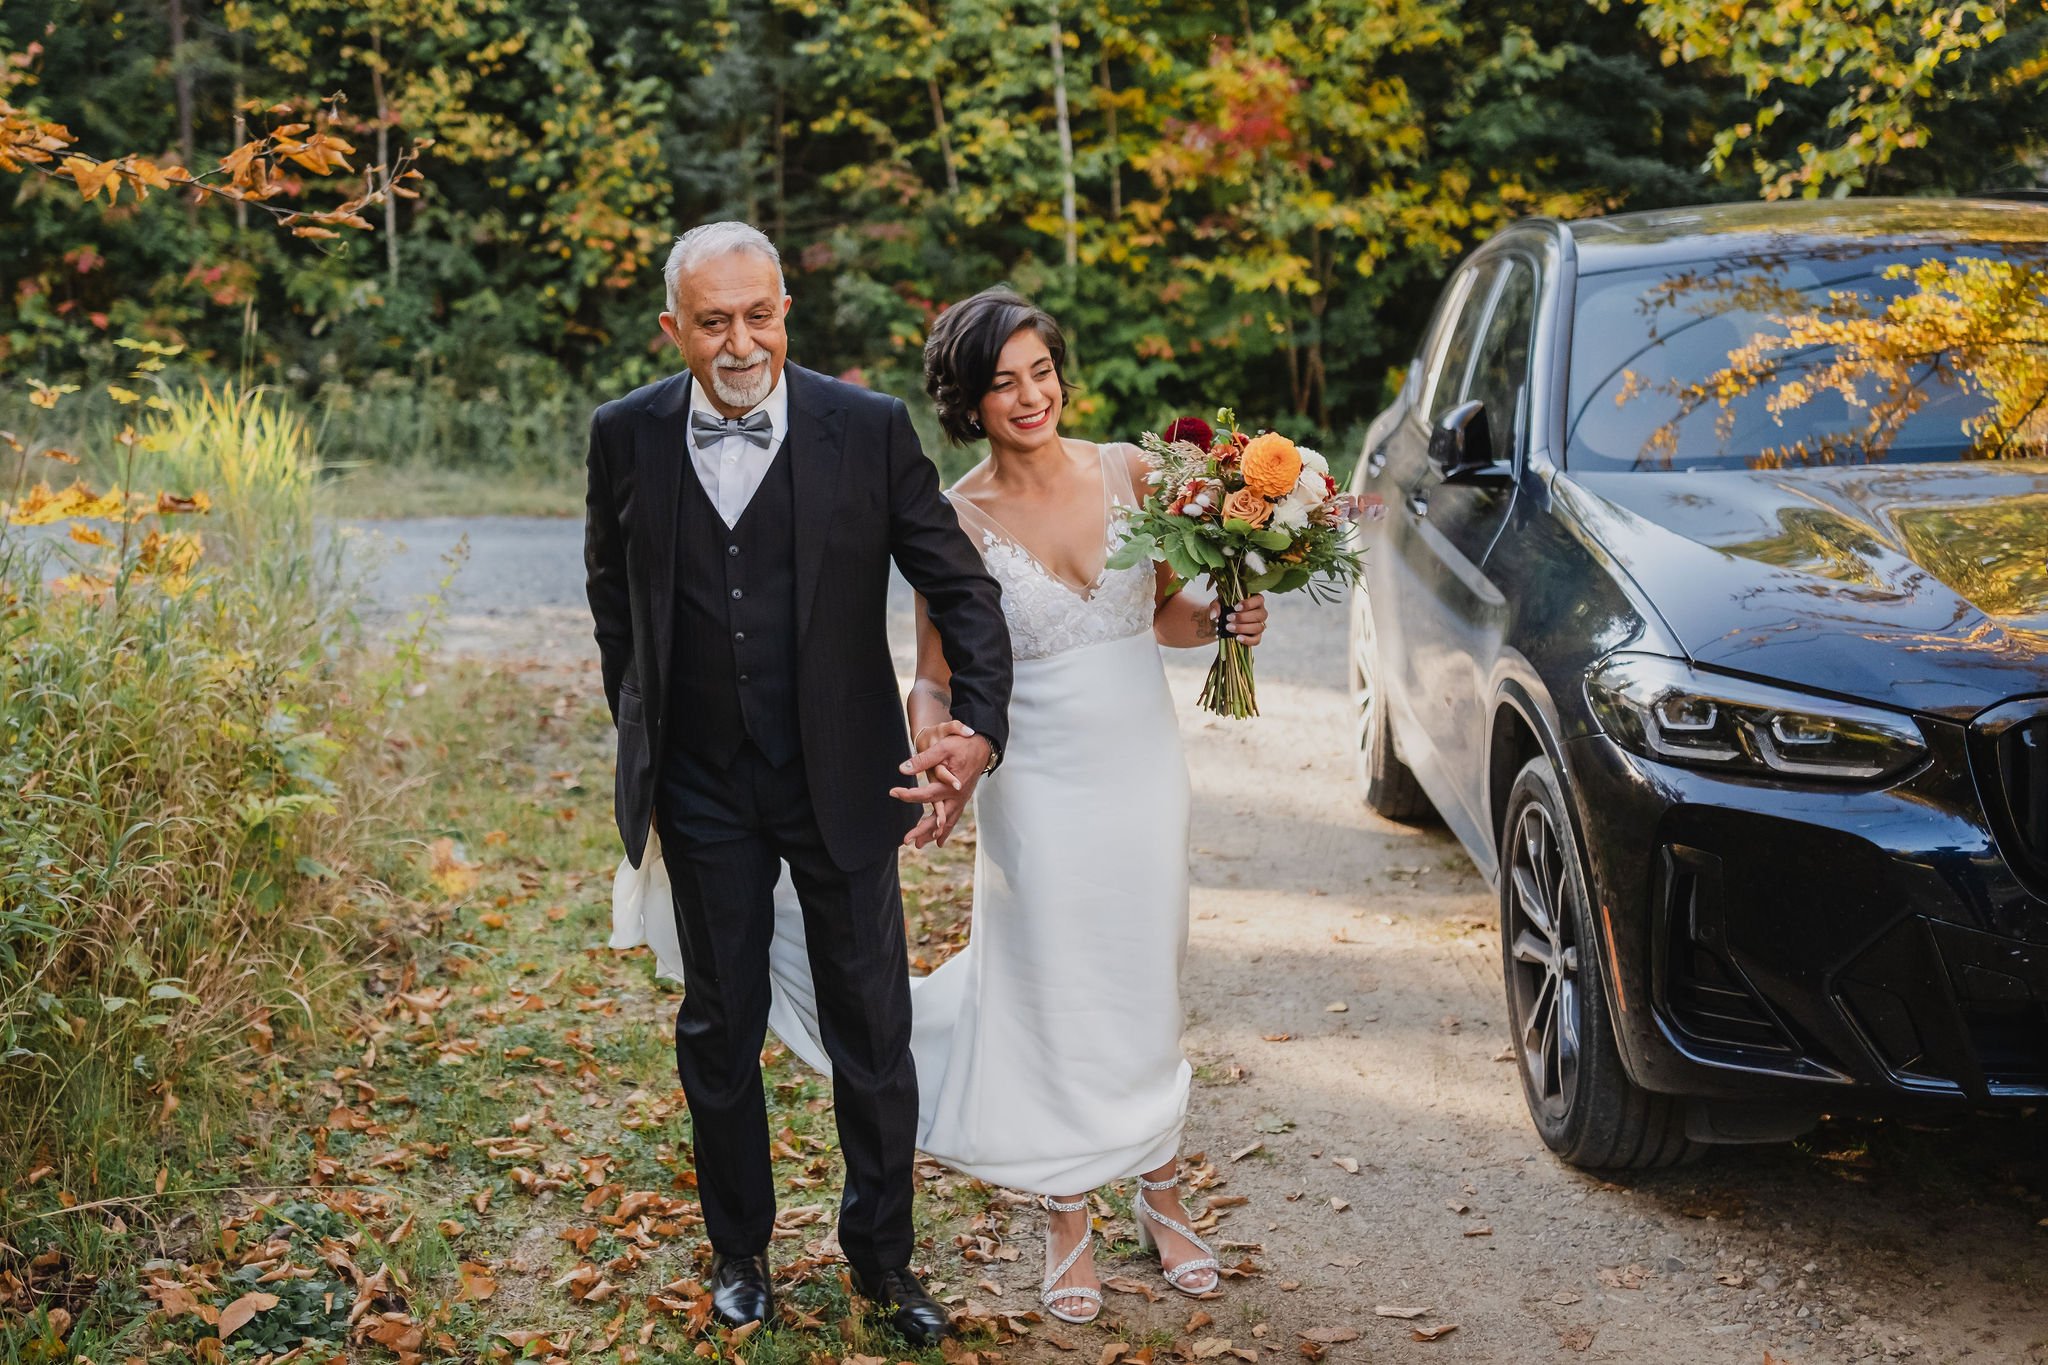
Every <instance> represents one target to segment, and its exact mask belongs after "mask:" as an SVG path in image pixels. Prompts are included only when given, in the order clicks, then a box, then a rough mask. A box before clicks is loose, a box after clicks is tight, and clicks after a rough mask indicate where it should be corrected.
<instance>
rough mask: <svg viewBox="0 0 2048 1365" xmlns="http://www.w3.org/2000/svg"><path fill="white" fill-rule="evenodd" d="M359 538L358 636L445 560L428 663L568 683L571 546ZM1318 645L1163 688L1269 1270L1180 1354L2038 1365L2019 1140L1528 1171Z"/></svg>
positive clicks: (573, 583)
mask: <svg viewBox="0 0 2048 1365" xmlns="http://www.w3.org/2000/svg"><path fill="white" fill-rule="evenodd" d="M352 534H355V535H357V536H358V537H359V539H360V541H361V543H362V544H363V545H364V546H366V547H369V548H371V549H373V551H374V552H375V553H377V554H379V555H381V558H382V562H381V567H380V568H379V569H378V570H377V572H376V575H375V579H374V585H375V600H376V603H377V607H376V613H375V615H374V616H373V618H372V623H373V625H376V626H377V627H378V628H380V629H385V628H388V629H402V628H403V626H402V621H403V617H404V615H405V613H406V612H407V611H408V610H410V609H411V608H413V607H414V606H416V605H417V602H418V599H419V598H420V596H421V595H422V594H425V593H428V592H431V591H432V590H433V589H434V586H435V584H436V583H437V582H438V580H439V579H440V577H441V575H442V573H443V571H444V570H443V568H442V565H441V562H440V557H441V555H442V554H443V553H444V552H446V551H447V550H448V549H449V547H450V546H452V545H453V544H454V543H455V542H456V541H457V540H458V539H459V538H462V537H467V540H468V545H469V559H468V563H467V564H466V565H465V566H464V568H463V569H462V571H461V572H460V574H459V575H458V577H457V580H456V583H455V585H454V588H453V589H452V591H451V592H450V594H449V596H448V599H447V618H446V624H445V628H444V629H443V630H442V632H441V636H442V647H443V648H444V649H445V650H448V651H450V652H462V653H474V654H482V655H487V656H494V657H499V658H506V659H518V660H534V661H548V662H555V663H560V664H563V665H567V666H579V667H587V666H588V665H589V662H590V659H591V654H592V650H591V646H590V633H589V622H588V618H587V616H586V615H585V612H584V606H583V597H582V561H581V544H582V528H581V526H580V525H579V524H578V523H575V522H573V521H529V520H515V519H502V518H480V519H474V520H422V521H415V522H403V523H391V522H386V523H378V524H376V525H374V526H365V527H359V528H355V530H354V531H353V532H352ZM898 588H899V592H898V598H897V607H898V610H897V620H896V622H895V627H896V629H895V634H896V637H897V645H898V648H897V657H898V660H899V662H900V663H907V661H908V658H909V654H908V639H907V634H908V624H907V606H908V593H907V590H903V589H902V585H901V584H899V585H898ZM1343 630H1344V621H1343V612H1342V610H1341V609H1340V608H1336V607H1319V606H1317V605H1315V604H1313V603H1310V602H1307V601H1306V600H1305V599H1303V598H1300V597H1296V598H1291V599H1287V600H1285V601H1284V602H1282V603H1281V604H1280V606H1279V607H1278V609H1277V610H1276V612H1275V624H1274V628H1273V634H1272V636H1271V638H1270V642H1269V643H1268V644H1267V645H1265V646H1262V647H1261V649H1260V653H1259V678H1260V688H1261V691H1260V701H1261V705H1262V707H1263V709H1264V711H1265V717H1264V718H1263V719H1262V720H1259V721H1256V722H1250V723H1229V722H1221V721H1217V720H1215V719H1213V718H1210V717H1208V716H1205V715H1204V714H1203V713H1201V712H1200V711H1198V710H1196V709H1195V707H1194V704H1193V703H1194V697H1195V694H1196V692H1197V690H1198V688H1199V685H1200V679H1201V670H1202V668H1203V667H1204V666H1205V664H1206V658H1205V657H1202V656H1198V655H1194V654H1185V655H1177V656H1175V657H1174V658H1173V659H1172V660H1171V662H1170V673H1171V675H1172V680H1173V685H1174V691H1175V694H1176V696H1177V697H1178V699H1179V702H1180V707H1181V717H1182V728H1183V733H1184V736H1185V738H1186V740H1187V744H1188V756H1189V766H1190V768H1191V770H1192V774H1193V777H1194V783H1195V796H1196V806H1195V820H1196V826H1195V836H1194V843H1195V846H1196V859H1195V867H1194V873H1195V891H1194V906H1193V911H1194V926H1193V935H1192V943H1191V948H1190V953H1189V959H1188V967H1187V978H1186V981H1187V1003H1188V1008H1189V1013H1190V1018H1189V1028H1188V1042H1189V1047H1190V1050H1191V1053H1192V1054H1193V1056H1194V1058H1195V1060H1196V1062H1197V1064H1198V1076H1199V1084H1198V1087H1197V1090H1196V1094H1195V1100H1194V1107H1193V1112H1192V1115H1191V1118H1190V1145H1191V1147H1192V1148H1205V1149H1206V1150H1207V1152H1208V1155H1209V1157H1210V1159H1211V1160H1214V1161H1216V1162H1218V1163H1219V1165H1220V1166H1222V1168H1223V1169H1224V1172H1225V1174H1227V1176H1228V1177H1229V1183H1228V1185H1226V1186H1225V1187H1224V1188H1225V1190H1226V1192H1228V1193H1231V1194H1238V1195H1243V1196H1246V1198H1247V1199H1248V1201H1249V1202H1248V1203H1247V1204H1245V1205H1244V1206H1242V1207H1239V1208H1236V1209H1234V1210H1233V1211H1232V1213H1231V1214H1230V1216H1229V1217H1228V1218H1226V1219H1225V1221H1224V1223H1223V1233H1224V1236H1225V1237H1226V1238H1228V1239H1229V1240H1230V1241H1231V1242H1232V1243H1233V1244H1241V1245H1242V1246H1243V1247H1244V1248H1245V1249H1247V1250H1248V1249H1251V1248H1253V1247H1256V1248H1257V1255H1258V1259H1259V1262H1260V1264H1261V1265H1262V1266H1263V1267H1264V1268H1265V1273H1264V1274H1263V1275H1261V1276H1258V1277H1256V1278H1254V1279H1252V1280H1249V1281H1238V1282H1233V1284H1232V1285H1231V1286H1230V1288H1229V1289H1228V1291H1227V1292H1226V1294H1225V1296H1224V1298H1223V1299H1222V1300H1221V1301H1219V1302H1217V1303H1211V1304H1207V1305H1204V1307H1205V1308H1207V1309H1208V1311H1209V1312H1210V1313H1211V1314H1212V1315H1213V1317H1214V1318H1215V1319H1216V1323H1215V1326H1214V1327H1212V1328H1204V1329H1203V1331H1204V1333H1205V1334H1206V1333H1211V1332H1213V1333H1219V1334H1221V1335H1222V1336H1225V1337H1231V1338H1233V1339H1235V1340H1236V1343H1237V1345H1238V1346H1240V1347H1251V1346H1260V1347H1265V1346H1279V1347H1280V1348H1281V1354H1282V1356H1283V1357H1284V1358H1294V1348H1295V1346H1296V1344H1297V1342H1298V1337H1297V1334H1298V1333H1303V1332H1313V1333H1316V1334H1317V1335H1318V1336H1320V1337H1323V1338H1326V1339H1335V1342H1334V1344H1332V1345H1331V1346H1330V1347H1329V1350H1330V1358H1331V1359H1332V1360H1333V1361H1365V1360H1373V1361H1386V1360H1396V1359H1413V1360H1418V1361H1426V1360H1432V1359H1440V1360H1446V1361H1497V1362H1521V1361H1550V1360H1559V1359H1563V1360H1588V1361H1591V1360H1608V1361H1622V1362H1644V1363H1646V1365H1694V1363H1695V1362H1699V1363H1702V1365H1707V1363H1718V1362H1724V1361H1725V1362H1744V1363H1745V1365H1757V1363H1758V1362H1761V1361H1764V1360H1766V1359H1776V1360H1778V1361H1781V1362H1785V1365H1812V1363H1813V1362H1823V1361H1826V1362H1834V1361H1852V1360H1866V1359H1886V1358H1898V1359H1907V1360H1916V1361H1953V1360H1961V1359H1964V1358H1965V1357H1967V1358H1969V1359H1971V1360H1973V1361H1985V1362H1992V1361H1998V1362H2005V1361H2048V1305H2044V1303H2043V1296H2042V1287H2043V1279H2044V1273H2048V1217H2044V1215H2048V1206H2044V1199H2043V1196H2044V1193H2048V1163H2044V1151H2043V1136H2044V1129H2043V1128H2042V1126H2041V1125H2040V1123H2039V1122H2038V1120H2035V1121H2025V1120H2020V1119H2017V1118H2014V1117H2012V1116H2006V1117H2002V1118H1983V1119H1975V1120H1971V1119H1950V1118H1943V1119H1941V1120H1940V1121H1939V1122H1938V1123H1930V1124H1913V1123H1903V1122H1899V1121H1890V1122H1884V1123H1878V1122H1870V1121H1856V1120H1841V1121H1835V1122H1831V1123H1829V1124H1828V1125H1826V1126H1824V1127H1823V1128H1822V1129H1821V1131H1820V1132H1819V1133H1817V1134H1816V1135H1815V1136H1814V1137H1813V1138H1812V1139H1810V1140H1809V1141H1807V1142H1806V1143H1804V1144H1801V1145H1799V1146H1785V1147H1776V1148H1740V1149H1723V1150H1721V1151H1718V1152H1716V1153H1715V1154H1713V1155H1712V1156H1711V1157H1710V1158H1709V1159H1708V1160H1707V1161H1706V1162H1704V1163H1702V1164H1700V1165H1698V1166H1695V1167H1691V1168H1688V1169H1685V1170H1682V1171H1677V1172H1663V1173H1658V1174H1655V1175H1650V1176H1629V1177H1624V1178H1621V1179H1618V1180H1611V1181H1610V1180H1604V1179H1601V1178H1598V1177H1595V1176H1591V1175H1587V1174H1584V1173H1581V1172H1578V1171H1574V1170H1572V1169H1571V1168H1569V1167H1566V1166H1563V1165H1561V1164H1560V1163H1558V1162H1557V1161H1556V1160H1554V1159H1553V1158H1552V1157H1551V1156H1550V1155H1549V1154H1548V1153H1547V1152H1546V1151H1545V1150H1544V1149H1543V1148H1542V1146H1541V1144H1540V1143H1538V1142H1537V1140H1536V1138H1535V1136H1534V1133H1533V1131H1532V1129H1531V1128H1530V1126H1529V1124H1528V1121H1527V1119H1526V1117H1525V1115H1524V1112H1523V1108H1522V1099H1521V1095H1520V1091H1519V1088H1518V1086H1517V1083H1516V1080H1515V1076H1514V1072H1513V1069H1512V1067H1511V1066H1509V1065H1508V1064H1506V1063H1505V1062H1504V1061H1502V1060H1501V1059H1500V1058H1501V1054H1502V1053H1503V1050H1504V1048H1505V1046H1506V1041H1507V1040H1506V1033H1505V1024H1504V1020H1505V1009H1504V1006H1503V1004H1502V999H1501V986H1500V968H1499V953H1500V949H1499V941H1498V935H1497V933H1496V929H1495V920H1496V907H1495V901H1494V897H1493V894H1492V892H1491V890H1490V889H1489V888H1488V887H1487V886H1486V885H1485V884H1484V883H1483V882H1482V881H1481V880H1480V879H1479V878H1478V876H1477V875H1476V874H1475V873H1474V871H1473V870H1472V867H1471V864H1470V863H1469V862H1468V861H1467V860H1466V859H1465V857H1464V855H1463V854H1462V852H1461V851H1460V850H1459V848H1458V846H1457V844H1456V843H1455V842H1454V841H1453V840H1452V839H1451V838H1450V837H1449V836H1448V835H1447V834H1445V833H1444V832H1443V831H1442V830H1441V829H1439V828H1435V827H1427V828H1410V827H1405V826H1400V825H1395V824H1391V823H1388V822H1386V821H1383V820H1380V819H1378V818H1376V817H1374V816H1372V815H1370V814H1368V813H1367V812H1366V811H1365V809H1364V808H1363V807H1362V806H1361V805H1360V803H1359V801H1358V799H1357V796H1356V793H1355V789H1354V787H1353V785H1352V780H1351V763H1350V754H1349V739H1350V735H1351V723H1350V718H1349V715H1348V712H1349V705H1348V702H1347V700H1346V698H1345V696H1344V692H1343V665H1342V657H1343ZM592 686H593V689H594V688H595V682H594V680H593V683H592ZM1254 1144H1260V1145H1258V1146H1256V1147H1254ZM1247 1149H1252V1150H1249V1151H1247ZM1233 1155H1236V1156H1237V1158H1238V1159H1236V1160H1234V1161H1233V1160H1232V1159H1231V1158H1232V1156H1233ZM1354 1168H1355V1169H1354ZM1233 1249H1235V1248H1233ZM1113 1297H1114V1296H1113ZM1252 1306H1256V1307H1257V1308H1258V1309H1260V1310H1262V1311H1263V1315H1264V1321H1265V1324H1266V1329H1265V1331H1264V1332H1263V1333H1262V1334H1260V1336H1259V1337H1257V1338H1254V1336H1253V1335H1252V1323H1251V1320H1250V1315H1248V1314H1244V1313H1243V1309H1244V1308H1248V1307H1252ZM1379 1306H1387V1307H1399V1308H1402V1309H1404V1310H1406V1309H1425V1310H1427V1311H1426V1312H1425V1313H1423V1314H1422V1315H1421V1316H1418V1317H1415V1318H1413V1319H1405V1318H1394V1317H1385V1316H1380V1315H1378V1314H1376V1313H1375V1311H1374V1310H1375V1308H1376V1307H1379ZM1165 1307H1167V1306H1166V1305H1161V1309H1162V1310H1163V1309H1164V1308H1165ZM1175 1311H1176V1312H1179V1313H1181V1314H1183V1315H1184V1314H1185V1313H1186V1311H1187V1310H1186V1309H1185V1308H1184V1307H1182V1308H1177V1309H1176V1310H1175ZM1241 1316H1242V1317H1243V1319H1244V1320H1243V1321H1240V1317H1241ZM1161 1320H1162V1321H1164V1319H1161ZM1446 1324H1456V1325H1457V1330H1456V1331H1454V1332H1448V1333H1445V1334H1443V1335H1440V1336H1439V1337H1437V1339H1435V1340H1434V1341H1430V1342H1427V1343H1424V1342H1420V1341H1417V1340H1416V1339H1415V1338H1414V1337H1413V1336H1412V1335H1411V1332H1412V1330H1413V1329H1415V1328H1418V1327H1420V1328H1424V1329H1430V1328H1441V1327H1443V1326H1445V1325H1446ZM1352 1333H1355V1334H1356V1335H1355V1336H1349V1334H1352ZM1089 1349H1093V1345H1092V1344H1091V1346H1090V1347H1089ZM1084 1354H1085V1352H1084ZM1069 1359H1074V1360H1080V1359H1082V1356H1081V1355H1076V1356H1073V1357H1069Z"/></svg>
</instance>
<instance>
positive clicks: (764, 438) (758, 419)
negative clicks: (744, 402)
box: [690, 411, 775, 450]
mask: <svg viewBox="0 0 2048 1365" xmlns="http://www.w3.org/2000/svg"><path fill="white" fill-rule="evenodd" d="M690 430H691V431H693V432H695V433H697V442H698V444H700V445H704V444H708V443H710V442H712V441H722V440H724V439H725V438H726V437H728V436H737V437H739V438H740V439H741V440H744V441H751V442H753V443H754V444H755V445H757V446H759V447H760V448H761V449H763V450H766V449H767V448H768V443H769V442H770V441H772V440H774V439H775V423H773V422H772V421H770V420H769V419H768V414H767V413H765V412H758V411H757V412H750V413H748V414H747V415H746V416H745V417H720V416H718V415H717V414H716V413H711V412H693V413H691V414H690Z"/></svg>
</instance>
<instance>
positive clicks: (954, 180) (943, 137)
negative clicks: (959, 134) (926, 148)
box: [925, 76, 960, 195]
mask: <svg viewBox="0 0 2048 1365" xmlns="http://www.w3.org/2000/svg"><path fill="white" fill-rule="evenodd" d="M925 88H926V89H928V90H930V91H931V96H932V124H933V126H934V127H936V128H937V129H938V130H939V159H940V160H941V161H943V162H945V163H946V193H948V194H955V195H957V194H958V193H960V168H959V167H957V166H955V165H954V164H953V135H952V134H951V133H949V132H947V131H946V101H945V98H944V96H942V95H941V94H940V93H939V78H938V77H937V76H933V77H931V78H930V79H928V80H927V81H926V82H925Z"/></svg>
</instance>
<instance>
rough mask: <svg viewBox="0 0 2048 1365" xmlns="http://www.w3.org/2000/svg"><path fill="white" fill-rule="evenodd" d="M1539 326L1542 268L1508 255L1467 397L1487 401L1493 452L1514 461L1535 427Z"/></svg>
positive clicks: (1475, 359) (1473, 368)
mask: <svg viewBox="0 0 2048 1365" xmlns="http://www.w3.org/2000/svg"><path fill="white" fill-rule="evenodd" d="M1535 327H1536V271H1535V269H1534V267H1532V266H1531V265H1530V264H1529V262H1527V261H1525V260H1522V259H1520V258H1519V257H1512V256H1511V257H1508V258H1507V259H1506V261H1505V262H1504V264H1503V273H1502V275H1501V276H1500V279H1499V282H1498V285H1497V287H1496V288H1495V289H1494V293H1493V310H1492V311H1491V312H1490V313H1488V314H1487V316H1486V328H1485V331H1484V333H1483V334H1482V339H1481V340H1480V343H1479V348H1478V352H1477V354H1475V355H1474V357H1473V361H1472V371H1471V376H1470V378H1469V379H1468V380H1467V381H1466V384H1465V388H1464V397H1463V398H1461V399H1459V400H1458V401H1460V402H1463V401H1466V400H1468V399H1474V398H1476V399H1478V400H1479V401H1480V402H1482V403H1484V404H1485V405H1486V424H1487V427H1488V430H1489V431H1490V432H1491V434H1492V436H1493V455H1494V458H1495V459H1497V460H1505V461H1512V460H1514V458H1515V457H1516V456H1517V455H1519V454H1520V453H1521V452H1522V449H1523V444H1524V442H1525V441H1526V440H1527V433H1528V429H1529V344H1530V337H1531V336H1532V334H1533V333H1534V331H1535Z"/></svg>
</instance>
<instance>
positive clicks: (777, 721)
mask: <svg viewBox="0 0 2048 1365" xmlns="http://www.w3.org/2000/svg"><path fill="white" fill-rule="evenodd" d="M683 483H684V484H685V485H686V486H685V487H684V489H683V507H682V516H681V517H680V519H679V524H678V526H677V528H676V532H677V546H676V580H677V581H676V639H675V673H674V679H675V681H674V683H673V685H672V686H671V687H670V688H669V699H668V706H669V711H668V715H669V721H668V723H669V727H670V728H669V735H670V740H669V742H670V743H671V744H678V745H680V746H681V747H683V748H684V749H686V750H688V751H689V752H690V753H691V754H693V755H696V756H697V757H699V758H704V759H708V760H710V761H711V762H713V763H715V764H717V765H719V766H720V767H724V766H725V765H727V764H729V763H731V762H732V760H733V758H734V757H735V756H736V755H737V754H738V753H739V750H740V740H741V737H742V736H745V737H746V738H748V739H751V740H753V742H754V747H755V748H757V749H759V750H760V751H761V754H762V756H763V757H765V758H766V759H767V760H768V761H769V762H770V763H772V764H774V765H775V766H776V767H778V768H779V767H781V766H782V765H783V764H785V763H788V762H789V761H790V760H791V759H793V758H795V757H796V756H797V754H798V752H799V751H800V749H801V737H800V736H799V734H798V732H797V710H796V539H795V535H794V533H793V531H792V529H791V521H792V519H793V517H794V511H795V508H794V504H795V498H796V495H795V481H794V479H793V478H792V476H791V474H790V468H789V442H788V441H787V440H785V441H784V442H783V444H782V448H781V449H780V450H778V451H776V452H775V460H774V462H773V463H772V464H770V465H769V467H768V473H767V475H766V477H764V478H763V479H762V480H761V486H760V488H758V489H757V490H755V492H754V496H753V500H752V501H750V502H749V503H748V504H747V509H746V511H744V512H742V513H741V514H740V519H739V524H738V525H736V526H733V527H731V528H728V527H727V526H726V524H725V522H724V520H723V519H722V518H721V517H720V516H719V515H718V509H717V508H716V507H714V506H713V505H712V502H711V497H710V494H709V493H708V492H707V491H706V489H705V488H704V486H703V484H702V483H700V482H699V481H698V478H697V473H696V467H695V465H694V464H693V465H692V466H691V468H690V469H689V470H687V471H685V472H684V474H683Z"/></svg>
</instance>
